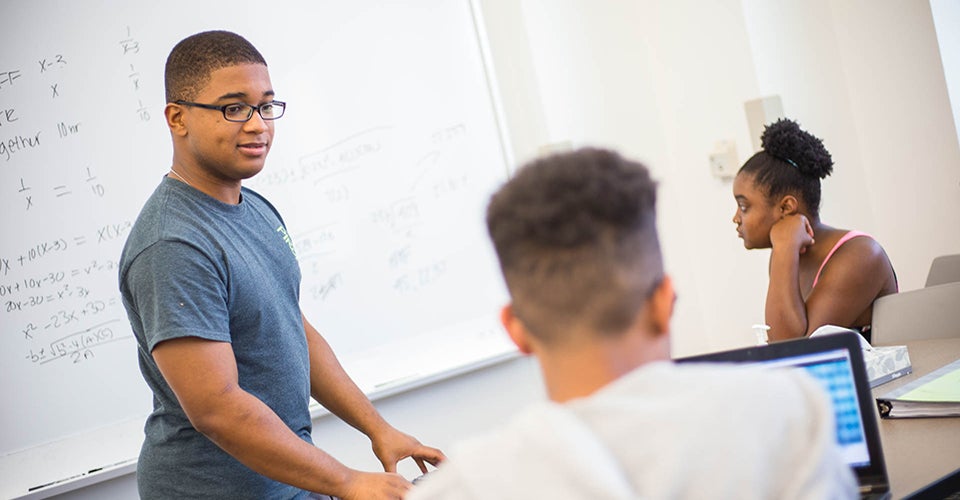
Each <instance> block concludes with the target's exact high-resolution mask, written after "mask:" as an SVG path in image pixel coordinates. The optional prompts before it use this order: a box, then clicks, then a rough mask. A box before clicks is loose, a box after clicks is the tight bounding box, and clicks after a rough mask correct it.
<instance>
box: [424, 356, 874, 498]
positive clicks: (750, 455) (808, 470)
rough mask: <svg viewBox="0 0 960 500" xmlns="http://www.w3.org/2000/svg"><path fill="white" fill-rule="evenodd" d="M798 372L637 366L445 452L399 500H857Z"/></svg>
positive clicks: (817, 399) (824, 414) (819, 402)
mask: <svg viewBox="0 0 960 500" xmlns="http://www.w3.org/2000/svg"><path fill="white" fill-rule="evenodd" d="M835 432H836V431H835V427H834V420H833V413H832V411H831V407H830V403H829V401H828V400H827V396H826V394H824V393H823V391H822V389H821V388H820V387H819V386H818V385H817V384H816V382H814V381H813V380H812V379H811V378H810V377H809V376H808V375H807V374H805V373H803V372H801V371H796V370H770V369H761V368H758V367H747V366H722V365H715V364H709V365H697V364H684V365H676V364H673V363H671V362H666V361H664V362H657V363H651V364H647V365H644V366H642V367H640V368H638V369H636V370H634V371H633V372H631V373H629V374H627V375H625V376H624V377H621V378H620V379H619V380H617V381H615V382H613V383H611V384H610V385H608V386H607V387H604V388H603V389H601V390H600V391H598V392H596V393H595V394H593V395H592V396H590V397H587V398H582V399H577V400H573V401H570V402H568V403H566V404H564V405H558V404H555V403H549V402H545V403H538V404H536V405H533V406H532V407H530V408H528V409H527V410H525V411H523V412H522V413H521V414H520V415H518V416H517V417H516V418H514V419H513V420H512V421H511V422H510V423H508V424H507V425H505V426H503V427H501V428H499V429H497V430H495V431H493V432H492V433H490V434H488V435H485V436H479V437H476V438H472V439H469V440H467V441H464V442H463V443H461V444H459V445H457V446H454V447H453V448H452V449H451V452H450V453H449V460H448V461H447V462H446V463H444V464H443V465H441V466H440V468H439V469H438V470H436V471H434V472H431V473H430V474H429V475H428V476H426V477H425V478H424V479H423V480H422V481H419V482H418V484H417V485H416V486H415V487H414V488H413V489H412V490H411V492H410V493H409V494H408V496H407V497H406V498H407V500H435V499H453V498H456V499H464V500H469V499H490V498H496V499H525V500H528V499H541V498H549V499H586V498H589V499H594V498H598V499H628V498H629V499H634V498H650V499H668V498H669V499H674V498H689V499H702V498H711V499H714V498H731V499H734V498H735V499H738V500H739V499H770V498H776V499H801V498H810V499H814V498H815V499H834V498H857V497H858V496H859V493H858V489H857V483H856V480H855V478H854V476H853V473H852V471H851V470H850V468H849V467H848V466H847V465H846V464H845V463H843V462H842V461H841V458H840V454H839V450H838V449H837V447H836V438H835Z"/></svg>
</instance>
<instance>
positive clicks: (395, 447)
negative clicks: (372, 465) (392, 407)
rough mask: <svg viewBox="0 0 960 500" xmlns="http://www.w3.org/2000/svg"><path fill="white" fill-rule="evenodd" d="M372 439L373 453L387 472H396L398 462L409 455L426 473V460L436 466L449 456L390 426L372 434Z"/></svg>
mask: <svg viewBox="0 0 960 500" xmlns="http://www.w3.org/2000/svg"><path fill="white" fill-rule="evenodd" d="M371 441H372V444H373V453H374V454H375V455H376V456H377V458H378V459H379V460H380V463H381V464H383V470H385V471H387V472H396V471H397V462H399V461H400V460H403V459H404V458H408V457H409V458H413V459H414V460H415V461H416V462H417V466H418V467H420V472H422V473H424V474H425V473H426V472H427V466H426V465H425V464H424V462H427V463H429V464H430V465H433V466H434V467H436V466H437V465H439V464H440V462H442V461H444V460H446V458H447V457H446V456H444V454H443V452H442V451H440V450H438V449H436V448H431V447H429V446H424V445H422V444H420V441H417V440H416V439H415V438H414V437H413V436H410V435H407V434H404V433H402V432H400V431H398V430H396V429H394V428H393V427H388V428H387V430H386V431H384V432H381V433H379V434H377V435H375V436H371Z"/></svg>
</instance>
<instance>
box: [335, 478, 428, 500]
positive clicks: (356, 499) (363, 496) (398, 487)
mask: <svg viewBox="0 0 960 500" xmlns="http://www.w3.org/2000/svg"><path fill="white" fill-rule="evenodd" d="M411 486H413V484H412V483H411V482H410V481H407V480H406V479H404V477H403V476H401V475H400V474H394V473H386V472H359V471H356V472H355V473H354V475H353V477H351V478H350V481H349V483H348V484H347V485H346V488H345V490H346V491H344V492H343V493H339V494H338V497H337V498H340V499H341V500H367V499H375V500H379V499H391V500H393V499H396V500H400V499H402V498H403V496H404V495H405V494H406V493H407V490H409V489H410V487H411Z"/></svg>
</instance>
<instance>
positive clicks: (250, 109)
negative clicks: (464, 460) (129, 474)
mask: <svg viewBox="0 0 960 500" xmlns="http://www.w3.org/2000/svg"><path fill="white" fill-rule="evenodd" d="M165 84H166V94H167V95H166V97H167V105H166V109H165V110H164V115H165V117H166V120H167V125H168V127H169V129H170V134H171V136H172V138H173V164H172V166H171V167H170V172H169V173H168V174H167V176H166V177H165V178H164V179H163V180H162V181H161V183H160V185H159V186H158V187H157V189H156V190H155V191H154V193H153V195H152V196H151V197H150V199H149V200H147V202H146V204H145V205H144V207H143V209H142V211H141V213H140V216H139V218H138V219H137V222H136V224H135V225H134V227H133V230H132V231H131V233H130V236H129V238H128V240H127V243H126V246H125V247H124V250H123V255H122V257H121V263H120V290H121V294H122V297H123V303H124V307H125V308H126V310H127V315H128V316H129V318H130V323H131V326H132V328H133V331H134V334H135V336H136V338H137V343H138V347H139V362H140V368H141V372H142V373H143V376H144V378H145V379H146V381H147V384H148V385H149V386H150V388H151V390H152V391H153V395H154V410H153V412H152V413H151V415H150V416H149V417H148V419H147V422H146V425H145V440H144V443H143V447H142V449H141V453H140V460H139V463H138V467H137V482H138V487H139V491H140V496H141V497H142V498H145V499H150V498H171V499H173V498H251V499H265V498H270V499H274V498H316V496H315V495H313V494H312V493H310V492H316V493H323V494H329V495H334V496H337V497H340V498H343V499H353V498H358V499H359V498H400V497H401V496H402V495H403V493H404V492H405V491H406V490H407V488H409V486H410V483H409V482H407V481H406V479H404V478H403V477H402V476H400V475H398V474H396V473H395V470H396V463H397V461H399V460H401V459H403V458H407V457H412V458H414V459H415V460H416V461H417V463H418V465H419V466H420V468H421V470H425V466H424V464H423V462H424V461H426V462H429V463H432V464H437V463H439V462H440V461H441V460H443V454H442V453H441V452H440V451H439V450H437V449H434V448H430V447H427V446H424V445H422V444H420V443H419V442H418V441H417V440H416V439H414V438H413V437H411V436H408V435H406V434H403V433H401V432H400V431H398V430H397V429H395V428H393V427H392V426H390V425H389V424H388V423H387V422H385V421H384V420H383V419H382V418H381V416H380V415H379V414H378V413H377V411H376V410H375V409H374V407H373V405H371V404H370V401H369V400H368V399H367V398H366V396H365V395H364V394H363V393H362V392H361V391H360V390H359V389H358V388H357V386H356V385H355V384H354V383H353V382H352V381H351V380H350V378H349V377H348V376H347V374H346V373H345V372H344V370H343V368H342V367H341V366H340V364H339V362H338V361H337V359H336V357H335V355H334V353H333V352H332V350H331V349H330V346H329V345H328V344H327V343H326V341H325V340H324V339H323V337H322V336H321V335H320V334H319V333H318V332H317V331H316V330H315V329H314V328H313V327H312V326H311V325H310V323H309V322H308V321H307V320H306V318H305V317H304V316H303V315H302V313H301V311H300V307H299V289H300V269H299V266H298V264H297V261H296V258H295V256H294V251H293V246H292V243H291V242H290V239H289V236H288V235H287V231H286V228H285V226H284V224H283V221H282V219H281V218H280V215H279V214H278V213H277V211H276V210H275V209H274V207H273V206H272V205H271V204H270V203H269V202H267V200H266V199H264V198H263V197H261V196H260V195H259V194H257V193H255V192H253V191H251V190H249V189H247V188H245V187H242V186H241V183H242V181H243V180H244V179H248V178H250V177H253V176H254V175H256V174H257V173H259V172H260V171H261V170H262V169H263V167H264V162H265V160H266V157H267V153H268V152H269V151H270V147H271V145H272V143H273V135H274V120H276V119H278V118H280V117H281V116H283V112H284V109H285V103H283V102H281V101H278V100H276V99H275V98H274V97H275V96H274V90H273V86H272V85H271V83H270V75H269V72H268V70H267V65H266V62H265V61H264V59H263V57H262V56H261V55H260V53H259V52H258V51H257V49H256V48H254V47H253V45H251V44H250V43H249V42H248V41H247V40H245V39H244V38H243V37H241V36H239V35H236V34H234V33H230V32H225V31H209V32H203V33H199V34H196V35H193V36H190V37H188V38H186V39H184V40H182V41H181V42H180V43H178V44H177V45H176V47H174V48H173V50H172V51H171V53H170V55H169V57H168V59H167V63H166V70H165ZM311 395H312V396H313V397H314V398H315V399H316V400H317V401H318V402H320V403H321V404H323V405H324V406H325V407H326V408H327V409H329V410H330V411H331V412H332V413H333V414H335V415H337V416H338V417H340V418H341V419H343V420H344V421H346V422H347V423H348V424H350V425H351V426H353V427H355V428H357V429H358V430H360V431H361V432H363V433H364V434H366V435H367V436H369V437H370V439H371V442H372V446H373V451H374V453H375V454H376V456H377V458H378V459H379V460H380V462H381V463H382V464H383V467H384V470H385V471H386V472H385V473H369V472H361V471H357V470H353V469H350V468H348V467H346V466H344V465H343V464H341V463H340V462H338V461H337V460H335V459H334V458H333V457H331V456H330V455H328V454H326V453H324V452H323V451H322V450H320V449H319V448H317V447H315V446H314V445H313V443H312V441H311V435H310V432H311V420H310V413H309V409H308V404H309V398H310V396H311Z"/></svg>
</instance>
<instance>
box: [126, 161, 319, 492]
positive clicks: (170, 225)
mask: <svg viewBox="0 0 960 500" xmlns="http://www.w3.org/2000/svg"><path fill="white" fill-rule="evenodd" d="M120 291H121V295H122V297H123V304H124V307H125V308H126V310H127V315H128V317H129V319H130V325H131V327H132V328H133V332H134V335H135V336H136V339H137V345H138V348H139V362H140V371H141V372H142V373H143V377H144V379H145V380H146V382H147V385H149V386H150V389H151V390H152V391H153V412H152V413H151V415H150V416H149V417H148V418H147V421H146V425H145V427H144V433H145V439H144V442H143V446H142V448H141V451H140V459H139V462H138V465H137V482H138V485H139V490H140V496H141V497H142V498H146V499H149V498H164V499H166V498H231V499H237V498H256V499H263V498H271V499H273V498H298V497H301V496H303V495H305V492H303V491H301V490H299V489H297V488H294V487H292V486H289V485H286V484H283V483H279V482H276V481H273V480H271V479H269V478H267V477H265V476H262V475H260V474H257V473H256V472H253V471H252V470H250V469H249V468H247V467H246V466H244V465H243V464H241V463H240V462H239V461H237V460H236V459H234V458H233V457H232V456H230V455H228V454H227V453H226V452H224V451H223V450H222V449H220V448H219V447H218V446H217V445H215V444H214V443H213V442H212V441H210V440H209V439H207V438H206V437H205V436H203V435H202V434H200V433H199V432H197V430H196V429H194V428H193V426H192V425H191V424H190V421H189V420H188V419H187V417H186V414H185V413H184V411H183V408H181V406H180V404H179V402H178V401H177V398H176V396H175V395H174V393H173V391H172V390H171V389H170V386H169V385H167V383H166V381H165V380H164V378H163V376H162V375H161V373H160V371H159V369H158V368H157V364H156V363H155V362H154V360H153V357H152V356H151V351H152V349H153V348H154V347H155V346H156V345H157V344H158V343H160V342H162V341H165V340H169V339H175V338H180V337H199V338H203V339H208V340H213V341H219V342H230V343H231V345H232V347H233V351H234V354H235V356H236V362H237V369H238V375H239V384H240V387H241V388H243V389H244V390H245V391H247V392H249V393H251V394H252V395H254V396H256V397H257V398H259V399H260V400H261V401H263V402H264V403H265V404H266V405H267V406H269V407H270V408H271V409H272V410H273V411H274V412H276V414H277V415H278V416H279V417H280V418H281V419H282V420H283V421H284V422H285V423H286V424H287V425H288V426H289V427H290V429H291V430H292V431H293V432H294V433H296V434H297V435H298V436H300V437H301V438H302V439H303V440H304V441H306V442H309V443H312V441H311V437H310V432H311V421H310V413H309V409H308V405H309V398H310V379H309V365H310V360H309V354H308V351H307V344H306V338H305V335H304V330H303V322H302V320H301V316H300V308H299V294H300V268H299V266H298V264H297V260H296V256H295V253H294V249H293V243H292V241H291V240H290V238H289V235H288V234H287V232H286V228H285V227H284V225H283V221H282V219H281V218H280V216H279V214H278V213H277V211H276V209H275V208H274V207H273V206H272V205H271V204H270V203H269V202H267V201H266V200H265V199H264V198H263V197H261V196H260V195H259V194H257V193H255V192H253V191H251V190H249V189H246V188H244V189H243V190H242V193H241V202H240V203H239V204H238V205H228V204H225V203H221V202H220V201H218V200H215V199H214V198H211V197H209V196H207V195H205V194H203V193H201V192H200V191H197V190H195V189H193V188H191V187H189V186H187V185H185V184H183V183H181V182H178V181H175V180H172V179H169V178H164V180H163V181H162V182H161V183H160V185H159V186H158V187H157V189H156V190H155V191H154V193H153V195H152V196H151V197H150V198H149V199H148V200H147V202H146V204H145V205H144V207H143V209H142V211H141V213H140V216H139V217H138V219H137V222H136V223H135V224H134V226H133V228H132V230H131V232H130V236H129V237H128V239H127V242H126V245H125V247H124V249H123V254H122V256H121V259H120ZM197 369H198V370H202V369H203V368H202V367H197Z"/></svg>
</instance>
